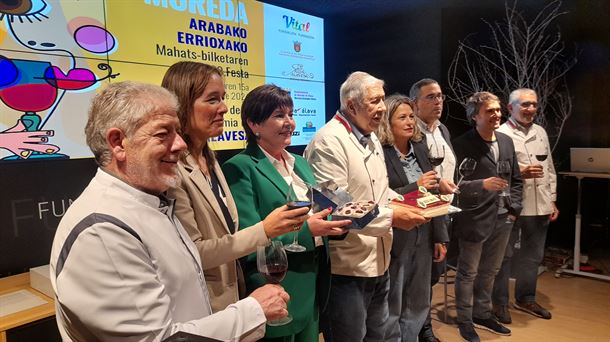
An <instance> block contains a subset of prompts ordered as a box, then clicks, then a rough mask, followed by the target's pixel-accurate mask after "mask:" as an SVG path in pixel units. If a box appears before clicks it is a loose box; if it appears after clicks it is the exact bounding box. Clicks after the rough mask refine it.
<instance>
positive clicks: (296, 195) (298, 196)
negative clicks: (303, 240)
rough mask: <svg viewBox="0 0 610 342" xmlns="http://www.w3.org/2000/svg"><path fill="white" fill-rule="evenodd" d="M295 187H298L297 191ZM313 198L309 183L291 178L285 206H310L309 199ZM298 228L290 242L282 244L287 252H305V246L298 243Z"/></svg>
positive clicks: (296, 207)
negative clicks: (291, 181)
mask: <svg viewBox="0 0 610 342" xmlns="http://www.w3.org/2000/svg"><path fill="white" fill-rule="evenodd" d="M297 189H300V191H298V190H297ZM312 199H313V195H312V189H311V185H309V184H306V183H305V182H303V181H300V180H298V179H295V180H293V183H292V184H290V185H289V186H288V194H287V195H286V206H288V208H289V209H298V208H310V209H311V204H312V203H311V200H312ZM299 229H300V227H296V229H295V231H294V236H293V240H292V243H291V244H289V245H286V246H284V249H286V250H287V251H289V252H294V253H300V252H305V251H306V250H307V248H305V246H303V245H300V244H299Z"/></svg>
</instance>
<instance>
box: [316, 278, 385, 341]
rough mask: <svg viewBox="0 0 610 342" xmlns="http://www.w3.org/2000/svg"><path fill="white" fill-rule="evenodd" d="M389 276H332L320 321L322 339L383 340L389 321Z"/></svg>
mask: <svg viewBox="0 0 610 342" xmlns="http://www.w3.org/2000/svg"><path fill="white" fill-rule="evenodd" d="M389 291H390V277H389V274H388V272H387V271H386V272H385V273H384V274H383V275H381V276H378V277H370V278H368V277H353V276H343V275H336V274H333V275H332V280H331V287H330V298H329V299H328V305H327V307H326V311H325V312H324V315H323V317H322V319H326V320H327V322H326V323H327V324H326V323H325V324H321V325H320V326H321V328H322V329H323V330H322V333H323V334H324V341H325V342H344V341H345V342H347V341H367V342H368V341H370V342H373V341H379V342H381V341H383V340H384V333H385V324H384V323H385V322H386V321H387V320H388V293H389Z"/></svg>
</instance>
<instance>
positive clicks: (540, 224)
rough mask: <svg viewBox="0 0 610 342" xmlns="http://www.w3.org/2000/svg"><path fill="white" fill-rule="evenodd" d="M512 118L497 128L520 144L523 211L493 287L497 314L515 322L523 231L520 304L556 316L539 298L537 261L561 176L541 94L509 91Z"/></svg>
mask: <svg viewBox="0 0 610 342" xmlns="http://www.w3.org/2000/svg"><path fill="white" fill-rule="evenodd" d="M508 101H509V103H508V110H509V111H510V118H509V119H508V121H506V122H505V123H504V124H502V125H501V126H500V128H499V129H498V132H502V133H504V134H507V135H508V136H509V137H511V138H512V140H513V143H514V144H515V152H516V153H517V159H518V161H519V167H520V169H521V177H522V178H523V210H522V211H521V215H520V216H519V218H518V219H517V221H516V222H515V225H514V227H513V230H512V233H511V237H510V241H509V243H508V245H507V246H506V254H505V256H504V260H503V261H502V267H501V268H500V272H499V273H498V275H497V276H496V279H495V282H494V289H493V296H492V302H493V313H494V315H495V316H496V318H497V319H498V321H500V322H502V323H504V324H509V323H511V322H512V319H511V316H510V313H509V311H508V298H509V295H508V278H509V276H510V273H511V271H510V264H511V257H512V255H513V246H514V244H515V242H516V241H517V240H518V239H519V233H521V234H520V236H521V242H520V245H521V247H520V250H519V252H518V253H517V254H516V255H515V258H516V265H518V266H519V267H518V268H517V269H516V270H515V278H516V283H515V304H514V306H515V308H516V309H519V310H522V311H525V312H527V313H529V314H531V315H534V316H536V317H540V318H544V319H551V313H550V312H549V311H548V310H546V309H545V308H543V307H542V306H540V304H538V303H537V302H536V281H537V278H538V266H539V265H540V262H541V261H542V258H543V256H544V243H545V241H546V232H547V228H548V226H549V222H551V221H555V220H556V219H557V216H558V215H559V210H557V207H556V206H555V200H556V188H557V175H556V174H555V168H554V167H553V157H552V155H551V148H550V146H549V138H548V136H547V134H546V131H545V130H544V128H542V127H541V126H539V125H537V124H535V123H534V119H535V118H536V114H537V111H538V96H537V95H536V92H535V91H534V90H532V89H527V88H521V89H517V90H515V91H513V92H512V93H510V96H509V99H508Z"/></svg>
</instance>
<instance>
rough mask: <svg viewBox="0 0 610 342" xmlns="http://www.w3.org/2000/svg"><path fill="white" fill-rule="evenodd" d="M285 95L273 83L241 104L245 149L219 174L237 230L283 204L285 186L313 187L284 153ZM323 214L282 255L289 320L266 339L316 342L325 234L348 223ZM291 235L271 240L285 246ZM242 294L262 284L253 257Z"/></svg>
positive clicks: (246, 261) (289, 123)
mask: <svg viewBox="0 0 610 342" xmlns="http://www.w3.org/2000/svg"><path fill="white" fill-rule="evenodd" d="M292 110H293V103H292V99H291V98H290V94H289V93H288V92H286V91H285V90H282V89H281V88H279V87H277V86H275V85H263V86H260V87H257V88H255V89H254V90H252V91H251V92H250V93H249V94H248V95H247V96H246V98H245V99H244V102H243V104H242V111H241V117H242V125H243V127H244V129H245V131H246V137H247V141H248V146H247V147H246V149H245V150H244V151H243V152H241V153H240V154H238V155H236V156H235V157H233V158H231V159H230V160H228V161H227V162H226V163H225V164H224V165H223V172H224V174H225V177H226V179H227V183H228V184H229V187H230V189H231V193H232V194H233V198H234V200H235V203H236V205H237V211H238V213H239V217H240V220H239V221H240V222H239V226H240V229H244V228H246V227H249V226H251V225H253V224H254V223H256V222H259V221H261V218H263V217H265V216H266V215H267V214H269V213H270V212H271V211H273V210H274V209H275V208H277V207H280V206H282V205H284V204H286V194H287V193H288V189H289V183H290V182H292V181H295V182H298V181H299V180H300V181H303V182H305V183H308V184H310V185H313V184H315V179H314V176H313V173H312V171H311V169H310V168H309V166H308V165H307V162H306V161H305V159H303V158H302V157H300V156H297V155H294V154H291V153H288V152H287V151H286V150H285V148H286V147H287V146H288V145H290V141H291V137H292V132H293V131H294V129H295V123H294V119H293V117H292ZM329 212H330V211H329V210H328V209H326V210H322V211H320V212H318V213H316V214H313V215H312V216H311V217H310V218H309V219H308V220H307V222H306V223H305V224H304V225H303V226H302V227H297V228H300V231H299V234H298V242H299V244H300V245H302V246H304V247H306V251H304V252H300V253H291V252H288V273H287V274H286V277H285V278H284V280H283V281H282V283H281V285H282V286H283V287H284V289H285V290H286V292H288V294H289V295H290V302H289V303H288V312H289V313H290V315H292V319H293V320H292V322H291V323H288V324H286V325H282V326H274V327H270V326H268V327H267V333H266V335H265V340H267V341H303V342H317V341H318V334H319V333H318V331H319V330H318V316H319V311H320V309H322V308H323V307H324V305H325V303H326V300H327V296H328V289H329V285H330V265H329V257H328V248H327V241H326V238H322V236H326V235H341V234H343V233H345V231H344V229H342V228H340V227H342V226H344V225H346V224H348V223H349V221H326V220H325V218H326V216H327V215H328V214H329ZM293 238H294V235H293V234H285V235H281V236H279V237H277V238H275V239H277V240H281V241H282V242H283V243H284V244H285V245H287V244H290V243H291V242H292V239H293ZM241 261H242V265H243V269H244V273H245V278H246V288H247V290H248V292H251V291H253V290H254V289H256V288H258V287H260V286H262V285H264V284H265V279H264V277H263V276H262V275H260V274H259V273H258V271H257V268H256V254H255V253H253V254H250V255H248V256H247V257H245V258H243V259H242V260H241Z"/></svg>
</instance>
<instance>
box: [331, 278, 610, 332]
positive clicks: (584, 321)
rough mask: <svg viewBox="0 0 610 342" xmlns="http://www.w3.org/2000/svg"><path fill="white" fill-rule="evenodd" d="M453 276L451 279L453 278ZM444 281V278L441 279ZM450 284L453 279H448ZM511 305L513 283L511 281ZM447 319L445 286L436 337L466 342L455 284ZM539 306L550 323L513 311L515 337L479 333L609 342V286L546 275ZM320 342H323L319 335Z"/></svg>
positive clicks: (437, 298) (439, 291)
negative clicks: (459, 324)
mask: <svg viewBox="0 0 610 342" xmlns="http://www.w3.org/2000/svg"><path fill="white" fill-rule="evenodd" d="M454 274H455V273H451V272H450V275H454ZM441 279H442V278H441ZM448 280H449V282H452V281H453V280H454V279H453V277H452V276H450V277H449V278H448ZM510 286H511V292H510V293H511V302H512V301H513V298H512V295H513V293H514V292H513V286H514V283H513V280H511V284H510ZM448 294H449V297H448V298H449V300H448V312H449V315H448V319H449V322H450V323H445V321H444V320H443V313H444V304H443V297H444V296H443V284H442V283H439V284H437V285H436V286H435V287H434V295H433V298H432V310H433V318H434V321H433V322H432V325H433V329H434V333H435V334H436V336H437V337H438V338H439V339H440V340H441V341H442V342H454V341H463V340H462V338H461V337H460V335H459V333H458V330H457V325H456V324H455V316H456V313H455V301H454V298H453V294H454V292H453V284H450V285H449V286H448ZM537 300H538V302H539V303H540V304H541V305H542V306H544V307H545V308H547V309H549V310H550V311H551V313H552V314H553V318H552V319H550V320H544V319H540V318H536V317H533V316H531V315H528V314H526V313H523V312H521V311H518V310H516V309H512V306H511V310H510V311H511V315H512V319H513V323H512V324H508V325H507V327H508V328H509V329H511V330H512V336H499V335H495V334H492V333H490V332H487V331H484V330H480V329H477V333H478V334H479V336H480V337H481V341H494V342H500V341H502V342H547V341H548V342H581V341H587V342H598V341H599V342H610V282H606V281H602V280H594V279H590V278H583V277H576V276H570V275H566V274H563V275H562V276H561V278H555V277H554V273H553V272H544V273H542V274H541V275H540V277H539V278H538V293H537ZM320 341H321V342H322V341H324V339H323V338H322V335H321V334H320Z"/></svg>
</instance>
